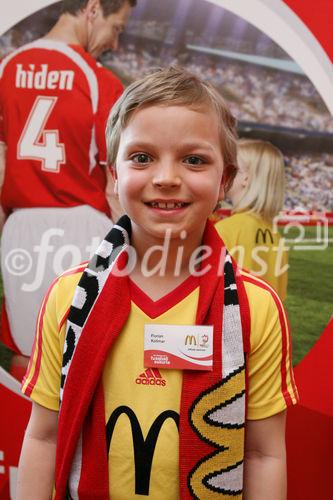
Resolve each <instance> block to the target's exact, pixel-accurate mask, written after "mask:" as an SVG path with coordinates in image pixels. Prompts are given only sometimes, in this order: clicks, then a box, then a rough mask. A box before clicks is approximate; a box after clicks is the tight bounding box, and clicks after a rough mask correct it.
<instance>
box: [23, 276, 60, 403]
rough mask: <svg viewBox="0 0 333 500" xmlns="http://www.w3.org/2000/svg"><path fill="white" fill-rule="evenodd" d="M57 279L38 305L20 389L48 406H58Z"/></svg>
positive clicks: (58, 339) (37, 401) (58, 333)
mask: <svg viewBox="0 0 333 500" xmlns="http://www.w3.org/2000/svg"><path fill="white" fill-rule="evenodd" d="M57 293H58V281H55V282H54V283H53V284H52V285H51V287H50V289H49V291H48V293H47V295H46V297H45V298H44V300H43V303H42V305H41V308H40V311H39V315H38V321H37V328H36V335H35V342H34V346H33V351H32V354H31V358H30V363H29V366H28V370H27V373H26V376H25V378H24V380H23V383H22V392H23V393H24V394H25V395H26V396H29V397H30V398H31V399H32V400H33V401H35V402H36V403H39V404H40V405H42V406H45V407H46V408H49V409H51V410H58V409H59V394H60V376H61V361H62V349H61V344H60V328H59V327H60V325H59V321H58V315H57Z"/></svg>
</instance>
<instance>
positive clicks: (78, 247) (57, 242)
mask: <svg viewBox="0 0 333 500" xmlns="http://www.w3.org/2000/svg"><path fill="white" fill-rule="evenodd" d="M111 226H112V221H111V219H109V218H108V217H107V216H106V215H105V214H103V213H101V212H98V211H97V210H95V209H94V208H91V207H89V206H87V205H84V206H79V207H74V208H30V209H20V210H16V211H14V212H13V213H12V214H11V215H10V216H9V218H8V220H7V221H6V223H5V225H4V228H3V232H2V237H1V269H2V278H3V287H4V296H5V305H4V308H3V319H2V340H3V342H4V343H5V344H7V346H8V347H10V348H12V349H15V350H16V351H17V352H19V353H21V354H24V355H26V356H29V355H30V353H31V348H32V344H33V340H34V334H35V327H36V322H37V316H38V311H39V308H40V305H41V303H42V300H43V297H44V295H45V294H46V292H47V290H48V287H49V286H50V284H51V282H52V281H53V279H54V278H55V277H56V276H58V275H59V274H61V273H62V272H63V271H65V270H66V269H68V268H70V267H72V266H75V265H78V264H80V263H81V262H84V261H87V260H89V259H90V257H91V256H92V255H93V253H94V252H95V250H96V248H97V247H98V245H99V243H100V242H101V241H102V239H103V238H104V236H105V235H106V234H107V233H108V231H109V230H110V229H111Z"/></svg>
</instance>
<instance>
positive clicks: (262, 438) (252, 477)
mask: <svg viewBox="0 0 333 500" xmlns="http://www.w3.org/2000/svg"><path fill="white" fill-rule="evenodd" d="M245 434H246V438H245V463H244V466H245V470H244V500H267V498H269V499H270V500H285V499H286V492H287V479H286V447H285V411H283V412H281V413H277V414H276V415H273V416H271V417H268V418H264V419H262V420H247V422H246V432H245Z"/></svg>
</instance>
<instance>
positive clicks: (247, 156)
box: [233, 139, 285, 222]
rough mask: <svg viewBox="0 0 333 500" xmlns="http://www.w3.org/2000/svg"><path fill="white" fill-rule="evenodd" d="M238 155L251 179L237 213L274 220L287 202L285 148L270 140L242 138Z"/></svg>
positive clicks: (237, 204) (269, 220)
mask: <svg viewBox="0 0 333 500" xmlns="http://www.w3.org/2000/svg"><path fill="white" fill-rule="evenodd" d="M237 158H238V163H239V164H240V163H241V164H242V168H244V170H245V171H246V172H247V173H248V176H249V178H248V184H247V190H246V192H245V193H244V194H243V196H242V197H241V199H240V200H239V201H238V203H236V205H235V207H234V208H233V213H235V212H252V213H255V214H257V215H259V216H261V217H262V218H263V219H265V220H266V221H268V222H271V221H272V220H273V219H274V217H275V216H276V215H277V214H278V213H279V212H280V210H281V209H282V207H283V202H284V193H285V170H284V168H285V167H284V160H283V155H282V153H281V151H280V150H279V149H278V148H276V147H275V146H273V144H271V143H270V142H266V141H261V140H257V139H240V140H239V141H238V145H237Z"/></svg>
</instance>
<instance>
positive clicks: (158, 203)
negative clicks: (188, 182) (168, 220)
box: [148, 201, 188, 210]
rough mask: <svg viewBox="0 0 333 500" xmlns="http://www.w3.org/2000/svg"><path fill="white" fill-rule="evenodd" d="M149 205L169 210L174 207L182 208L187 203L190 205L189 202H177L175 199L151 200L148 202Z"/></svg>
mask: <svg viewBox="0 0 333 500" xmlns="http://www.w3.org/2000/svg"><path fill="white" fill-rule="evenodd" d="M148 205H149V206H150V207H152V208H162V209H167V210H171V209H174V208H182V207H185V206H186V205H188V203H184V202H181V201H179V202H175V201H168V202H166V201H151V202H148Z"/></svg>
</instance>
